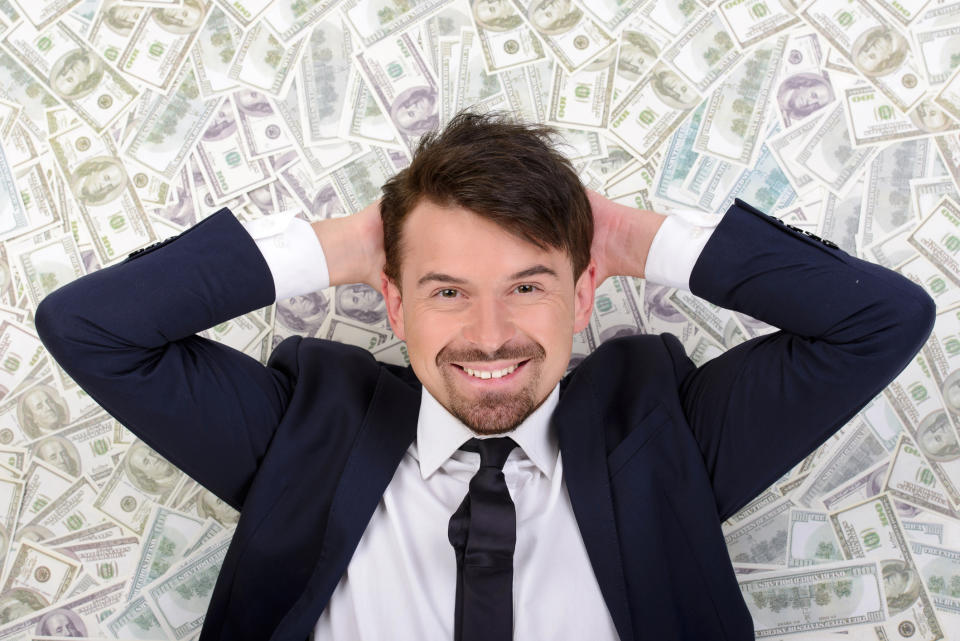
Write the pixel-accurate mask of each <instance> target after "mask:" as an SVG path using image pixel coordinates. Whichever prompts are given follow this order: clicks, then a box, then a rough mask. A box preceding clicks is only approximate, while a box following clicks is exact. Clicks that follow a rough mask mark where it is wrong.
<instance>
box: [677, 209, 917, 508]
mask: <svg viewBox="0 0 960 641" xmlns="http://www.w3.org/2000/svg"><path fill="white" fill-rule="evenodd" d="M690 291H691V292H692V293H693V294H695V295H697V296H699V297H701V298H704V299H706V300H708V301H710V302H711V303H714V304H716V305H719V306H721V307H724V308H727V309H732V310H736V311H739V312H743V313H745V314H748V315H750V316H752V317H754V318H757V319H759V320H762V321H765V322H767V323H769V324H771V325H773V326H775V327H777V328H779V331H777V332H774V333H772V334H767V335H764V336H759V337H756V338H753V339H751V340H748V341H746V342H744V343H741V344H740V345H737V346H735V347H733V348H731V349H729V350H727V351H726V352H725V353H723V354H722V355H720V356H718V357H716V358H714V359H712V360H710V361H708V362H706V363H704V364H703V365H702V366H700V367H699V368H697V367H696V366H695V365H694V364H693V362H692V361H690V359H689V358H687V356H686V354H684V351H683V348H682V346H681V345H680V342H679V340H677V339H676V338H675V337H673V336H672V335H670V334H664V335H663V339H664V341H665V342H666V344H667V347H668V349H669V350H670V352H671V356H672V358H673V361H674V364H675V367H676V375H677V379H678V383H679V390H680V398H681V403H682V406H683V410H684V413H685V415H686V418H687V421H688V423H689V425H690V427H691V429H692V430H693V432H694V436H695V438H696V440H697V442H698V444H699V447H700V450H701V453H702V454H703V458H704V461H705V464H706V466H707V470H708V472H709V474H710V478H711V481H712V485H713V490H714V494H715V496H716V501H717V506H718V511H719V513H720V516H721V518H723V519H726V518H727V517H729V516H731V515H732V514H734V513H736V511H737V510H738V509H740V508H741V507H742V506H743V505H744V504H746V503H747V502H748V501H750V500H751V499H752V498H753V497H754V496H756V495H757V494H759V493H760V492H761V491H762V490H763V489H764V488H766V487H768V486H769V485H770V484H771V483H773V482H774V481H775V480H776V479H777V478H779V477H780V476H781V475H783V474H784V473H785V472H787V471H788V470H789V469H790V468H792V467H793V466H794V465H795V464H796V463H798V462H799V461H800V460H802V459H803V458H804V457H805V456H806V455H807V454H809V453H810V452H812V451H813V450H814V449H816V448H817V447H818V446H819V445H820V444H822V443H823V442H824V441H826V440H827V439H828V438H829V437H830V436H831V435H832V434H833V433H834V432H836V431H837V430H838V429H840V428H841V427H842V426H843V425H844V424H845V423H846V422H847V421H849V420H850V418H852V417H853V415H854V414H856V413H857V412H858V411H859V410H860V409H861V408H862V407H863V406H864V405H866V403H867V402H869V401H870V399H872V398H873V397H874V396H876V395H877V394H879V393H880V391H881V390H882V389H883V388H884V387H885V386H886V385H887V384H888V383H889V382H890V381H892V380H893V379H894V378H895V377H896V376H897V374H899V373H900V371H901V370H903V368H904V367H906V365H907V363H908V362H909V361H910V360H911V358H912V357H913V356H914V355H915V354H916V353H917V352H918V351H919V350H920V347H921V346H922V345H923V343H924V341H925V340H926V338H927V336H928V335H929V334H930V331H931V329H932V327H933V322H934V317H935V314H936V306H935V304H934V302H933V300H932V299H931V298H930V296H929V295H927V294H926V292H924V291H923V289H922V288H920V287H919V286H917V285H915V284H914V283H912V282H911V281H910V280H908V279H907V278H905V277H903V276H901V275H900V274H897V273H896V272H893V271H891V270H889V269H886V268H883V267H880V266H878V265H875V264H873V263H869V262H866V261H864V260H861V259H858V258H856V257H853V256H850V255H849V254H847V253H846V252H844V251H843V250H841V249H839V248H837V246H836V245H835V244H833V243H832V242H830V241H829V240H822V239H820V238H818V237H817V236H814V235H812V234H809V233H806V232H801V231H800V230H798V229H795V228H793V227H790V226H788V225H785V224H784V223H783V222H782V221H780V220H778V219H776V218H773V217H771V216H767V215H766V214H764V213H762V212H760V211H759V210H757V209H755V208H753V207H752V206H750V205H749V204H747V203H745V202H743V201H740V200H737V201H736V202H735V203H734V205H732V206H731V207H730V209H729V210H728V211H727V213H726V215H725V216H724V219H723V220H722V221H721V222H720V224H719V225H718V226H717V228H716V229H715V230H714V232H713V234H712V236H711V238H710V240H709V241H708V242H707V244H706V245H705V247H704V249H703V252H702V253H701V255H700V257H699V258H698V259H697V262H696V264H695V265H694V268H693V272H692V273H691V275H690Z"/></svg>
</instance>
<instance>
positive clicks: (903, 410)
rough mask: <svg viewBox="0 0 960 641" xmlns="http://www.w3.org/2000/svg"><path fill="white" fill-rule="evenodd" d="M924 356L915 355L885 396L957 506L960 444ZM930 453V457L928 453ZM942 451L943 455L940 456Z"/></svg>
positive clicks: (888, 387)
mask: <svg viewBox="0 0 960 641" xmlns="http://www.w3.org/2000/svg"><path fill="white" fill-rule="evenodd" d="M938 388H939V385H938V384H937V382H936V380H935V379H934V377H933V373H932V369H931V366H930V365H929V363H928V360H927V357H926V355H925V354H923V353H921V354H917V355H916V356H915V357H914V358H913V360H912V361H911V362H910V363H909V364H908V365H907V367H906V368H905V369H904V370H903V371H902V372H901V373H900V375H898V376H897V378H896V379H894V381H893V382H892V383H891V384H890V385H888V386H887V387H886V388H885V389H884V394H885V395H886V396H887V398H888V399H889V400H890V403H891V405H893V407H894V409H895V410H896V411H897V414H898V415H899V416H900V419H901V421H903V424H904V425H905V426H906V428H907V431H908V432H909V433H910V437H911V440H912V441H913V442H914V443H915V444H917V445H918V449H919V450H920V451H921V452H922V453H923V454H924V456H926V459H927V463H928V464H929V466H930V469H931V470H932V471H933V473H934V474H935V475H936V477H937V480H938V481H939V482H940V484H941V485H942V487H943V489H944V491H945V492H946V493H947V495H948V496H949V497H950V500H951V501H952V502H953V505H954V507H958V506H960V445H958V439H957V434H956V430H955V428H954V426H953V424H952V422H951V418H950V416H949V415H948V412H947V410H946V409H945V408H944V404H943V402H941V400H940V399H941V394H938V393H937V389H938ZM927 452H929V453H930V454H933V456H931V455H930V454H928V453H927ZM941 452H942V454H941Z"/></svg>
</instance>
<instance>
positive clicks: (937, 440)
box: [919, 414, 957, 454]
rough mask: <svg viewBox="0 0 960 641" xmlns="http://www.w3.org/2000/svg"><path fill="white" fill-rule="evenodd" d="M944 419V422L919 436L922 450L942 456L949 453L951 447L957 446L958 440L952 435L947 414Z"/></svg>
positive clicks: (937, 423)
mask: <svg viewBox="0 0 960 641" xmlns="http://www.w3.org/2000/svg"><path fill="white" fill-rule="evenodd" d="M942 417H943V419H942V420H938V421H937V422H936V423H934V424H933V425H931V426H930V428H929V429H928V430H926V431H925V432H924V433H922V434H920V435H919V440H920V446H921V449H924V450H926V451H927V452H932V453H934V454H941V453H944V452H947V451H949V450H950V449H951V446H956V444H957V438H956V437H955V436H954V435H953V434H952V430H951V428H950V423H949V421H948V420H947V417H946V414H943V415H942Z"/></svg>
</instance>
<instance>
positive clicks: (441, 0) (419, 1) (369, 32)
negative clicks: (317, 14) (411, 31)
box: [339, 0, 452, 47]
mask: <svg viewBox="0 0 960 641" xmlns="http://www.w3.org/2000/svg"><path fill="white" fill-rule="evenodd" d="M451 1H452V0H346V2H344V3H343V4H341V5H339V8H340V11H341V12H342V13H343V15H344V16H345V17H346V19H347V21H348V22H349V23H350V26H352V27H353V28H354V29H355V30H356V31H357V33H358V34H360V40H361V42H363V45H364V46H365V47H369V46H370V45H372V44H375V43H377V42H379V41H381V40H383V39H384V38H387V37H389V36H392V35H394V34H396V33H398V32H400V31H403V30H405V29H407V27H409V26H410V25H412V24H413V23H415V22H419V21H420V20H421V19H423V18H426V17H428V16H429V15H431V14H432V13H434V12H436V11H438V10H440V9H442V8H443V7H444V6H446V5H448V4H450V2H451Z"/></svg>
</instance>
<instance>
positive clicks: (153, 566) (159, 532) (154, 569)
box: [127, 507, 204, 600]
mask: <svg viewBox="0 0 960 641" xmlns="http://www.w3.org/2000/svg"><path fill="white" fill-rule="evenodd" d="M203 527H204V524H203V520H202V519H198V518H195V517H192V516H188V515H186V514H183V513H182V512H179V511H175V510H171V509H169V508H165V507H157V508H155V509H154V511H153V513H152V514H151V515H150V518H149V520H148V522H147V525H146V527H145V529H144V533H143V537H142V540H143V543H142V545H141V547H140V555H139V559H138V560H137V562H136V565H135V569H134V571H133V572H131V573H128V576H130V577H131V579H130V589H129V591H128V593H127V599H128V600H132V599H133V598H134V597H136V596H138V595H139V594H140V592H141V591H142V590H143V588H144V587H146V586H147V584H149V583H151V582H152V581H153V580H154V579H156V578H158V577H160V576H162V575H163V574H165V573H166V571H167V570H169V569H170V567H171V566H172V565H173V564H174V563H176V562H177V561H179V560H180V559H181V558H183V556H184V552H185V551H186V550H187V548H188V546H190V544H191V543H192V542H193V541H194V540H195V539H196V538H197V537H198V536H199V535H200V533H201V531H202V530H203Z"/></svg>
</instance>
